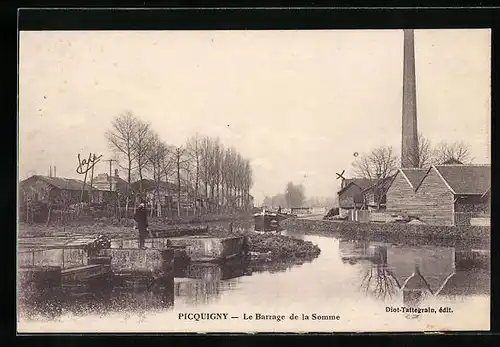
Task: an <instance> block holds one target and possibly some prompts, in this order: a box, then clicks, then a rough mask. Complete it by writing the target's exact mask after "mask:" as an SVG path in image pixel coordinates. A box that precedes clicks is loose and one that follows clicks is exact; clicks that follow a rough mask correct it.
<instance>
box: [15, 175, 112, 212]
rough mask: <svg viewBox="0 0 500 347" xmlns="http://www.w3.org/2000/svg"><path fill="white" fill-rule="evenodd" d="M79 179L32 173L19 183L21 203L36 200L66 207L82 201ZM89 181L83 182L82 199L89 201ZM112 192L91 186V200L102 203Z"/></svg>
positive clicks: (81, 186)
mask: <svg viewBox="0 0 500 347" xmlns="http://www.w3.org/2000/svg"><path fill="white" fill-rule="evenodd" d="M83 188H84V183H83V181H81V180H77V179H73V178H64V177H51V176H41V175H33V176H31V177H29V178H27V179H25V180H23V181H21V182H20V183H19V190H20V200H21V203H23V202H26V201H37V202H42V203H46V204H52V205H54V206H57V207H67V206H69V205H72V204H76V203H79V202H81V201H82V189H83ZM89 188H90V182H86V183H85V190H84V191H83V201H84V202H88V201H89ZM113 193H114V192H109V191H108V192H104V191H101V190H98V189H97V188H95V187H93V190H92V201H93V202H95V203H102V202H104V201H105V200H107V199H109V197H110V196H113Z"/></svg>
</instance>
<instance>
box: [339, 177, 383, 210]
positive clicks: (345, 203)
mask: <svg viewBox="0 0 500 347" xmlns="http://www.w3.org/2000/svg"><path fill="white" fill-rule="evenodd" d="M375 182H376V181H375V180H371V179H365V178H349V179H344V180H343V181H342V185H341V187H340V190H339V191H338V192H337V195H338V199H339V208H340V209H339V211H340V214H341V215H346V214H347V213H348V212H349V210H352V209H361V208H362V207H363V205H364V198H363V190H365V189H367V188H369V187H371V186H372V185H373V184H374V183H375Z"/></svg>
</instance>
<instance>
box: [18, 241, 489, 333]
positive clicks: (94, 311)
mask: <svg viewBox="0 0 500 347" xmlns="http://www.w3.org/2000/svg"><path fill="white" fill-rule="evenodd" d="M285 233H286V232H285ZM290 235H291V236H293V237H298V238H301V239H304V240H307V241H311V242H313V243H315V244H317V245H318V246H319V247H320V248H321V254H320V256H319V257H318V258H316V259H314V260H313V261H311V262H308V263H304V264H301V265H293V264H273V265H271V264H260V265H248V264H241V263H232V264H229V265H228V266H218V265H210V266H201V265H194V264H192V265H190V266H189V267H188V268H187V269H186V270H185V271H184V272H183V274H181V276H183V277H178V278H175V283H174V288H173V290H166V291H165V290H163V291H162V290H159V291H158V292H152V291H140V290H138V291H135V292H130V291H128V292H120V293H118V292H112V293H111V294H110V296H108V297H106V298H105V299H102V298H101V299H97V298H93V299H92V297H91V298H88V297H86V298H84V299H80V300H78V301H72V302H71V303H69V302H68V303H64V306H63V310H62V312H61V314H60V315H58V316H56V317H55V318H53V319H51V320H47V319H46V318H45V319H44V318H42V319H33V320H29V321H26V320H23V321H21V322H19V325H18V328H19V331H44V332H96V331H100V332H207V331H212V332H289V331H294V332H298V331H302V332H334V331H342V332H353V331H360V332H366V331H380V332H382V331H423V330H425V331H437V330H440V331H443V330H488V329H489V317H490V268H489V255H488V252H487V251H484V250H478V251H475V250H472V249H455V248H453V247H433V246H408V245H396V244H387V243H378V242H370V241H354V240H344V239H341V238H340V237H339V236H338V235H332V236H317V235H305V234H301V233H290ZM483 258H485V259H487V260H486V261H481V260H482V259H483ZM416 265H417V266H418V271H419V272H420V274H421V277H419V276H418V275H417V276H415V277H413V279H412V278H411V277H410V276H411V275H412V274H413V273H414V272H415V269H416V267H415V266H416ZM422 278H423V280H422ZM403 286H405V289H404V290H401V289H400V288H401V287H403ZM416 297H420V300H419V301H418V302H416V301H415V300H414V301H409V299H411V298H416ZM408 307H413V308H422V309H429V311H432V310H434V311H432V312H427V310H424V312H421V313H420V314H418V313H408V312H401V311H402V310H403V308H408ZM398 311H399V312H398ZM189 313H200V314H201V313H221V315H219V316H218V317H212V318H222V317H223V315H224V314H226V316H227V319H226V320H223V319H211V320H205V319H204V318H205V316H204V315H194V316H189V315H188V314H189ZM182 314H184V315H182ZM196 317H198V320H196V319H186V318H196ZM264 318H266V319H264ZM292 318H293V319H292Z"/></svg>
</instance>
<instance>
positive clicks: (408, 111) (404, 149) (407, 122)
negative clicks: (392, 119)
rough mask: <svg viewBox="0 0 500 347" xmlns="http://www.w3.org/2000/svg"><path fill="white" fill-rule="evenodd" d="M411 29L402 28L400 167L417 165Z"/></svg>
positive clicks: (415, 100)
mask: <svg viewBox="0 0 500 347" xmlns="http://www.w3.org/2000/svg"><path fill="white" fill-rule="evenodd" d="M416 94H417V93H416V82H415V42H414V33H413V29H404V57H403V119H402V136H401V140H402V141H401V142H402V143H401V167H403V168H413V167H418V164H419V157H418V156H419V153H418V130H417V95H416Z"/></svg>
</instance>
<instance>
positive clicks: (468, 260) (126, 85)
mask: <svg viewBox="0 0 500 347" xmlns="http://www.w3.org/2000/svg"><path fill="white" fill-rule="evenodd" d="M490 60H491V31H490V30H487V29H453V30H450V29H447V30H444V29H439V30H438V29H433V30H430V29H429V30H426V29H418V30H417V29H415V30H412V29H400V30H191V31H184V30H157V31H131V30H126V31H125V30H124V31H42V30H39V31H37V30H29V31H20V33H19V97H18V112H19V115H18V117H19V118H18V131H19V137H18V138H19V142H18V155H19V166H18V178H19V183H18V188H19V189H18V232H17V237H18V239H17V240H18V247H17V286H18V287H17V288H18V290H17V294H18V298H17V299H18V302H17V329H18V333H40V332H44V333H56V332H57V333H59V332H67V333H98V332H99V333H102V332H108V333H122V332H133V333H168V332H177V333H188V332H242V333H253V332H272V333H275V332H295V333H297V332H330V333H331V332H422V331H432V332H435V331H487V330H489V329H490V275H491V274H490V259H491V252H490V198H491V193H490V192H491V191H490V185H491V172H490V169H491V167H490V160H491V158H490V149H491V148H490V142H491V140H490V133H491V129H490V119H491V106H490V104H491V100H490V98H491V95H490V94H491V93H490V74H491V61H490Z"/></svg>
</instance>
